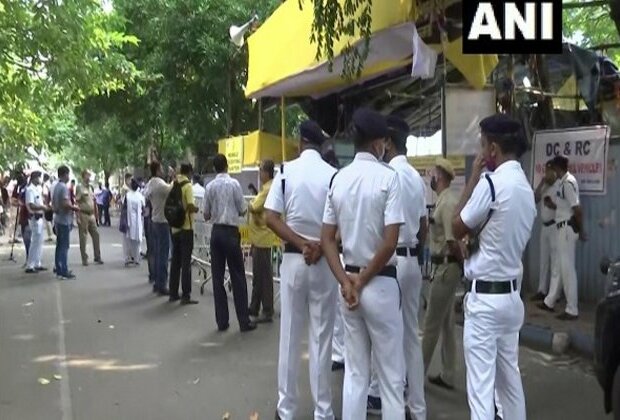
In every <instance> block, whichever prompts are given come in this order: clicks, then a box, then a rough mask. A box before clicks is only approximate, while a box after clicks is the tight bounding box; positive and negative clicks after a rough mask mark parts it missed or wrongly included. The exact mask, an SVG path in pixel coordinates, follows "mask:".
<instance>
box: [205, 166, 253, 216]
mask: <svg viewBox="0 0 620 420" xmlns="http://www.w3.org/2000/svg"><path fill="white" fill-rule="evenodd" d="M203 205H204V213H205V215H209V216H210V218H209V220H210V221H211V223H213V224H214V225H227V226H239V222H240V220H239V218H240V216H241V215H243V214H245V212H246V211H247V208H248V207H247V203H246V202H245V199H244V198H243V190H242V189H241V185H240V184H239V181H237V180H236V179H234V178H231V176H230V175H228V174H227V173H222V174H217V176H216V177H215V179H214V180H213V181H211V182H209V183H208V184H207V188H205V195H204V200H203Z"/></svg>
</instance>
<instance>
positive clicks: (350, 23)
mask: <svg viewBox="0 0 620 420" xmlns="http://www.w3.org/2000/svg"><path fill="white" fill-rule="evenodd" d="M298 1H299V7H300V8H302V7H308V6H309V4H311V5H312V6H313V10H314V20H313V22H312V34H311V38H310V41H311V42H313V43H315V44H316V45H317V51H316V59H317V60H322V59H327V60H328V62H329V69H330V71H331V70H332V63H333V59H334V57H335V56H337V55H338V54H341V53H342V54H343V57H344V62H343V65H344V66H343V69H342V76H343V77H345V78H348V79H350V78H353V77H354V76H357V77H359V76H360V75H361V73H362V69H363V66H364V61H366V58H367V57H368V50H369V45H370V44H369V42H370V35H371V23H372V14H371V12H372V4H373V0H320V1H315V0H298ZM356 34H359V35H361V36H362V37H363V39H364V43H363V45H362V46H355V45H352V44H351V43H350V42H347V43H346V44H345V47H344V49H343V50H342V51H334V43H335V42H337V41H338V40H340V38H341V37H343V36H344V37H351V36H354V35H356Z"/></svg>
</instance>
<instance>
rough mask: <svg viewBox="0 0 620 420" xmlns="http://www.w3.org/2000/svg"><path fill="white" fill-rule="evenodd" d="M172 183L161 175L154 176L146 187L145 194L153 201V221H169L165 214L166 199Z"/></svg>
mask: <svg viewBox="0 0 620 420" xmlns="http://www.w3.org/2000/svg"><path fill="white" fill-rule="evenodd" d="M171 189H172V185H171V184H168V183H167V182H166V181H164V180H163V179H161V178H160V177H157V176H156V177H153V178H151V179H150V180H149V182H148V183H147V184H146V187H145V188H144V196H145V197H146V198H147V199H148V200H149V201H150V202H151V221H152V222H154V223H168V221H167V220H166V216H165V215H164V207H166V199H167V198H168V194H169V193H170V190H171Z"/></svg>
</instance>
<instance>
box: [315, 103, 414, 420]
mask: <svg viewBox="0 0 620 420" xmlns="http://www.w3.org/2000/svg"><path fill="white" fill-rule="evenodd" d="M352 130H353V143H354V145H355V149H356V154H355V158H354V159H353V162H352V163H350V164H349V165H348V166H346V167H344V168H343V169H341V170H340V171H339V172H338V173H337V174H336V175H335V176H334V178H333V179H332V182H331V186H330V189H329V193H328V195H327V201H326V203H325V213H324V215H323V229H322V232H321V247H322V249H323V253H324V254H325V257H326V258H327V262H328V263H329V267H330V269H331V271H332V273H334V276H335V277H336V279H337V280H338V283H340V292H341V295H342V297H341V302H342V304H343V305H344V306H345V308H344V309H343V318H344V325H345V327H344V328H345V366H346V369H345V374H344V385H343V391H342V393H343V402H342V406H343V408H342V418H343V420H359V419H365V418H366V409H367V407H366V404H367V397H368V385H369V382H370V370H371V369H370V366H371V359H372V361H373V363H374V365H375V367H376V370H377V375H378V378H379V389H380V394H381V400H382V418H383V419H384V420H403V419H404V418H405V402H404V398H403V393H404V382H405V377H404V374H405V361H404V349H403V315H402V312H401V293H400V287H399V283H398V280H397V269H396V264H397V259H396V254H395V252H396V246H397V243H398V237H399V231H400V227H401V226H402V225H403V224H404V223H405V215H404V211H403V202H402V199H401V195H400V184H399V180H398V174H397V172H396V171H395V170H394V169H393V168H391V167H390V166H388V165H386V164H384V163H383V162H381V159H382V158H383V155H384V154H385V139H386V137H387V136H388V126H387V123H386V121H385V118H384V117H383V116H381V115H380V114H378V113H376V112H374V111H371V110H368V109H359V110H357V111H356V112H355V114H354V115H353V127H352ZM338 231H340V236H341V238H342V247H343V258H344V263H345V266H344V267H343V266H342V264H341V261H340V256H339V253H338V242H337V238H336V232H338ZM371 349H372V357H371Z"/></svg>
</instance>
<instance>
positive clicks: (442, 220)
mask: <svg viewBox="0 0 620 420" xmlns="http://www.w3.org/2000/svg"><path fill="white" fill-rule="evenodd" d="M453 179H454V168H453V167H452V164H451V163H450V161H449V160H447V159H443V158H440V159H437V162H436V163H435V171H434V174H433V176H432V178H431V189H433V191H435V192H436V193H437V194H438V195H439V196H438V198H437V203H436V206H435V211H434V212H433V216H432V219H431V222H430V248H431V262H432V263H433V265H434V267H435V269H434V272H433V282H432V283H431V290H430V295H429V304H428V310H427V312H426V318H425V319H424V338H423V340H422V352H423V354H424V371H425V372H426V371H427V370H428V367H429V365H430V363H431V360H432V358H433V353H434V351H435V347H436V346H437V341H438V339H439V335H440V334H441V364H442V368H443V369H442V371H441V372H440V373H439V375H437V376H434V377H430V378H429V381H430V382H431V383H432V384H435V385H438V386H441V387H444V388H448V389H453V388H454V368H455V365H456V338H455V336H454V294H455V293H456V288H457V287H458V285H459V283H460V282H461V277H462V271H461V266H460V262H461V260H462V256H461V252H460V248H459V245H458V243H457V242H456V240H455V239H454V235H453V234H452V218H453V217H454V210H455V209H456V205H457V203H458V197H457V196H456V194H455V193H454V191H453V190H452V189H450V184H451V182H452V180H453Z"/></svg>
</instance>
